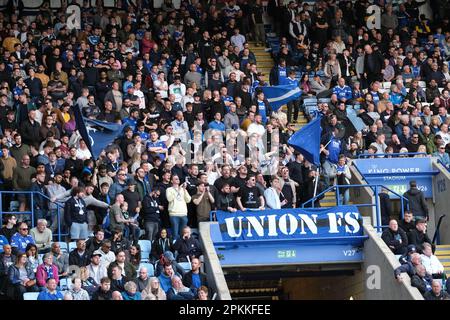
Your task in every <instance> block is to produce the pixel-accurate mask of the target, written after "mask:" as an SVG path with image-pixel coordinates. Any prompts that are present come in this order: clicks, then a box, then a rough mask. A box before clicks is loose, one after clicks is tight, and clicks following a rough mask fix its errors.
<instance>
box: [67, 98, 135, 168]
mask: <svg viewBox="0 0 450 320" xmlns="http://www.w3.org/2000/svg"><path fill="white" fill-rule="evenodd" d="M72 110H73V112H74V115H75V121H76V124H77V129H78V132H80V135H81V137H82V138H83V140H84V141H85V142H86V145H87V146H88V148H89V151H91V153H92V156H93V157H94V158H95V159H97V158H98V156H99V155H100V153H101V152H102V151H103V149H105V148H106V147H107V146H108V145H109V144H110V143H112V142H113V141H114V139H116V138H117V137H118V136H120V135H121V134H122V131H123V129H125V127H126V126H127V124H119V123H111V122H103V121H99V120H92V119H88V118H85V117H83V116H82V114H81V110H80V108H79V107H78V105H75V106H74V107H73V108H72Z"/></svg>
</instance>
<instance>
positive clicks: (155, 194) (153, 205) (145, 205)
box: [142, 189, 161, 241]
mask: <svg viewBox="0 0 450 320" xmlns="http://www.w3.org/2000/svg"><path fill="white" fill-rule="evenodd" d="M159 195H160V191H159V189H155V190H152V191H151V193H150V195H149V194H146V195H145V197H144V199H143V200H142V217H143V219H144V229H145V234H146V236H147V239H148V240H150V241H153V240H154V239H155V237H156V234H157V233H158V229H159V225H160V223H161V219H160V216H159V212H160V211H159V210H160V202H159Z"/></svg>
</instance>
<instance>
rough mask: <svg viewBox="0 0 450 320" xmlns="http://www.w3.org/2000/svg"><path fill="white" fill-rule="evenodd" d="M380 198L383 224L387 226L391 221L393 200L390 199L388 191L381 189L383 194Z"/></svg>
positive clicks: (380, 194)
mask: <svg viewBox="0 0 450 320" xmlns="http://www.w3.org/2000/svg"><path fill="white" fill-rule="evenodd" d="M378 196H379V197H380V213H381V224H382V225H383V226H385V225H387V224H389V220H390V219H391V214H392V205H391V199H390V198H389V194H388V190H386V189H384V188H382V189H381V192H380V193H379V194H378ZM399 224H400V223H399ZM405 232H406V231H405Z"/></svg>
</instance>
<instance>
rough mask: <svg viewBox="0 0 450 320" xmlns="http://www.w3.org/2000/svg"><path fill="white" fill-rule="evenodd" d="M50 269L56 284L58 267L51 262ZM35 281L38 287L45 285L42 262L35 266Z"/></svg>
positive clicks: (45, 278) (45, 279) (45, 275)
mask: <svg viewBox="0 0 450 320" xmlns="http://www.w3.org/2000/svg"><path fill="white" fill-rule="evenodd" d="M52 270H53V278H54V279H55V280H56V283H57V284H58V283H59V276H58V267H57V266H56V265H55V264H53V265H52ZM36 281H37V285H38V286H39V287H45V284H46V283H47V271H45V267H44V264H43V263H42V264H40V265H39V266H38V267H37V270H36Z"/></svg>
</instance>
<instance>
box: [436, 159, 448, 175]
mask: <svg viewBox="0 0 450 320" xmlns="http://www.w3.org/2000/svg"><path fill="white" fill-rule="evenodd" d="M436 160H437V162H438V163H440V164H442V166H443V167H444V168H445V169H447V172H450V167H448V166H446V165H445V163H443V162H442V160H441V159H436Z"/></svg>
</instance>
